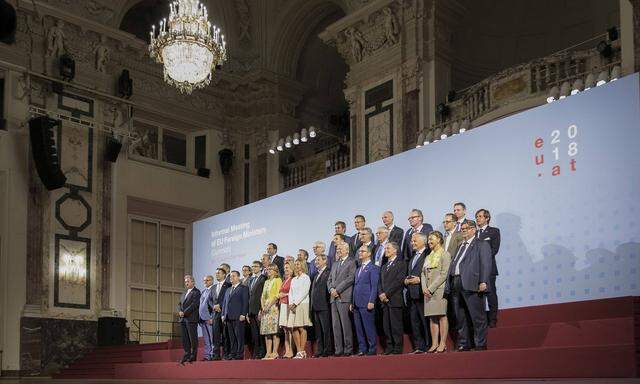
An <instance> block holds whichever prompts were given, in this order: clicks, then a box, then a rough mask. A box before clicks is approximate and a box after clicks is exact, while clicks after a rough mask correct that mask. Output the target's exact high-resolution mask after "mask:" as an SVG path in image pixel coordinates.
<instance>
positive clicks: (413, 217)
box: [402, 208, 433, 262]
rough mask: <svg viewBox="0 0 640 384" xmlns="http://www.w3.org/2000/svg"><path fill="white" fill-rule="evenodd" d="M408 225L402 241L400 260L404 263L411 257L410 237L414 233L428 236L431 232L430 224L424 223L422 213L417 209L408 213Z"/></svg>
mask: <svg viewBox="0 0 640 384" xmlns="http://www.w3.org/2000/svg"><path fill="white" fill-rule="evenodd" d="M409 225H410V226H411V227H410V228H409V229H407V231H406V232H405V233H404V238H403V239H402V259H403V260H404V261H406V262H409V259H411V257H412V256H413V248H412V247H411V235H413V234H414V233H424V234H425V235H427V236H428V235H429V233H431V231H433V227H432V226H431V224H429V223H425V222H424V216H423V215H422V211H421V210H419V209H415V208H414V209H412V210H411V212H409Z"/></svg>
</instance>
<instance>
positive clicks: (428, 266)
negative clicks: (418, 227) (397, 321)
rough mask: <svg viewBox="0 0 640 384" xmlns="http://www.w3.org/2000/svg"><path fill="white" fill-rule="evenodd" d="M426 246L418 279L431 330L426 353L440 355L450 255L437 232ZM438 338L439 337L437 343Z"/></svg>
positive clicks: (443, 343) (445, 325) (443, 344)
mask: <svg viewBox="0 0 640 384" xmlns="http://www.w3.org/2000/svg"><path fill="white" fill-rule="evenodd" d="M427 244H429V248H431V253H429V255H427V257H426V259H425V260H424V267H423V268H422V278H421V279H420V280H421V281H420V282H421V283H422V293H423V294H424V315H425V317H429V327H430V329H431V348H430V349H429V350H428V351H427V352H429V353H442V352H445V351H446V350H447V334H448V332H449V320H448V319H447V299H446V298H444V283H445V282H446V281H447V273H449V264H451V255H449V252H447V251H446V250H445V249H444V247H443V245H444V237H442V233H440V232H438V231H433V232H431V233H429V237H428V240H427ZM438 336H440V340H439V341H438Z"/></svg>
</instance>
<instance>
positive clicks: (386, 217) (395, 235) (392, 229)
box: [382, 211, 404, 244]
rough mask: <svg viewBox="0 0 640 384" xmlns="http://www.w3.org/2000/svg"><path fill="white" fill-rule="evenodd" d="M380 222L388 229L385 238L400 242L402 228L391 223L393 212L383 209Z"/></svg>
mask: <svg viewBox="0 0 640 384" xmlns="http://www.w3.org/2000/svg"><path fill="white" fill-rule="evenodd" d="M382 223H383V224H384V226H385V227H386V228H387V229H388V230H389V234H388V236H387V238H388V239H389V241H392V242H394V243H398V244H400V243H402V237H403V235H404V230H403V229H402V228H400V227H398V226H397V225H395V224H394V223H393V212H391V211H385V212H384V213H383V214H382Z"/></svg>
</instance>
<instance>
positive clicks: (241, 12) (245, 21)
mask: <svg viewBox="0 0 640 384" xmlns="http://www.w3.org/2000/svg"><path fill="white" fill-rule="evenodd" d="M236 9H237V10H238V21H239V23H238V24H239V25H240V41H242V40H246V41H250V40H251V30H250V29H251V13H250V12H249V5H248V4H247V0H236Z"/></svg>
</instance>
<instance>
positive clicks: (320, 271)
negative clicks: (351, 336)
mask: <svg viewBox="0 0 640 384" xmlns="http://www.w3.org/2000/svg"><path fill="white" fill-rule="evenodd" d="M314 262H315V264H316V271H317V272H316V275H315V276H314V277H313V279H312V280H311V296H310V297H309V299H310V305H311V313H312V317H313V327H314V329H315V334H316V340H317V343H316V353H315V354H314V355H313V357H327V356H329V355H331V354H332V351H331V350H332V349H333V348H332V347H331V346H332V344H333V342H332V337H333V332H331V303H330V302H329V290H328V289H327V281H328V280H329V274H330V273H331V269H330V268H329V266H328V265H327V264H328V263H327V256H325V255H322V254H321V255H317V256H316V258H315V259H314Z"/></svg>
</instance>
